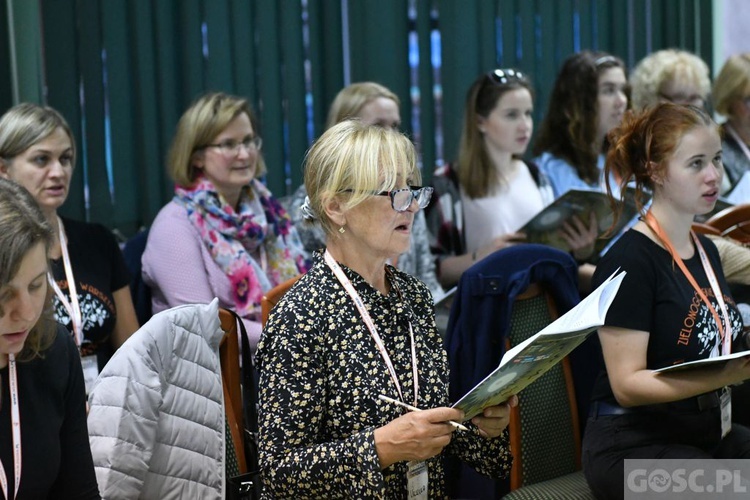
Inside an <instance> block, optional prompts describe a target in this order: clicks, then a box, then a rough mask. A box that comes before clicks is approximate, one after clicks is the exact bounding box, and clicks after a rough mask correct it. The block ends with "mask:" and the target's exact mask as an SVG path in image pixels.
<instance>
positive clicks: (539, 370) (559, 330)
mask: <svg viewBox="0 0 750 500" xmlns="http://www.w3.org/2000/svg"><path fill="white" fill-rule="evenodd" d="M624 277H625V272H624V271H623V272H620V273H619V274H613V275H612V276H610V277H609V278H608V279H607V280H606V281H605V282H604V283H602V284H601V285H600V286H599V287H598V288H597V289H596V290H594V291H593V292H591V293H590V294H589V295H588V296H587V297H586V298H585V299H583V300H582V301H581V302H579V303H578V305H577V306H575V307H574V308H572V309H571V310H570V311H568V312H567V313H565V314H564V315H562V316H560V317H559V318H557V319H556V320H555V321H553V322H552V323H550V324H549V325H547V327H546V328H544V329H543V330H542V331H540V332H539V333H537V334H535V335H533V336H531V337H529V338H528V339H526V340H525V341H524V342H521V343H520V344H518V345H516V346H515V347H513V348H512V349H510V350H508V351H507V352H506V353H505V355H504V356H503V359H502V360H501V361H500V366H498V367H497V368H496V369H495V370H493V371H492V373H490V374H489V375H487V377H485V379H484V380H482V381H481V382H479V383H478V384H477V385H476V386H475V387H474V388H473V389H472V390H470V391H469V392H468V393H467V394H466V395H465V396H463V397H462V398H461V399H459V400H458V401H457V402H456V404H454V405H453V407H454V408H459V409H461V410H463V411H464V413H465V415H464V420H469V419H471V418H473V417H475V416H476V415H479V414H480V413H482V410H483V409H484V408H487V407H488V406H495V405H498V404H500V403H502V402H504V401H506V400H507V399H508V398H509V397H510V396H512V395H513V394H518V393H519V392H521V390H523V389H524V388H525V387H526V386H528V385H529V384H531V383H532V382H533V381H534V380H536V379H537V378H539V377H540V376H541V375H543V374H544V373H545V372H546V371H547V370H549V369H550V368H552V367H553V366H554V365H555V364H556V363H559V362H560V361H561V360H562V359H563V358H564V357H565V356H567V355H568V354H570V352H571V351H572V350H573V349H575V348H576V347H578V345H580V344H581V343H582V342H583V341H584V340H586V338H587V337H588V336H589V334H590V333H591V332H593V331H594V330H596V329H597V328H598V327H600V326H602V325H603V324H604V319H605V318H606V316H607V310H608V309H609V306H610V305H611V304H612V301H613V300H614V298H615V294H616V293H617V290H619V289H620V283H622V279H623V278H624Z"/></svg>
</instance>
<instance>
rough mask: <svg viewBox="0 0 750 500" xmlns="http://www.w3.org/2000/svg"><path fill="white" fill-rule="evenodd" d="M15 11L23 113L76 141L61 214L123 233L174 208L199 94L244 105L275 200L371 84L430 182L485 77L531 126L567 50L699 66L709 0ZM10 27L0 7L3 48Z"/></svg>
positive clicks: (207, 0) (336, 1) (76, 1)
mask: <svg viewBox="0 0 750 500" xmlns="http://www.w3.org/2000/svg"><path fill="white" fill-rule="evenodd" d="M13 1H14V3H15V4H18V3H19V2H18V0H13ZM27 12H36V14H34V15H37V16H38V17H39V22H38V26H39V30H38V32H36V33H34V32H33V29H32V30H31V32H29V31H28V27H27V29H26V30H24V34H23V37H21V35H19V34H18V33H16V40H17V41H18V40H20V39H21V38H23V39H22V40H21V41H22V42H23V43H22V46H23V50H25V51H26V52H25V53H26V54H28V55H29V58H30V59H31V60H32V62H31V63H29V62H28V61H26V59H28V58H24V65H21V79H22V80H21V82H20V86H21V87H22V88H31V89H38V88H40V89H42V90H41V91H35V92H36V93H35V92H27V93H25V94H24V95H23V96H22V99H29V100H35V98H34V96H35V95H37V94H38V95H39V97H38V100H39V101H44V100H46V102H47V103H48V104H49V105H51V106H53V107H55V108H57V109H58V110H60V111H61V112H62V113H63V115H64V116H65V117H66V118H67V119H68V120H69V122H70V124H71V126H72V129H73V131H74V134H75V135H76V139H77V146H78V161H77V167H76V172H75V174H74V177H73V184H72V189H71V193H70V197H69V200H68V202H67V203H66V204H65V206H64V207H63V210H62V211H63V212H64V213H65V214H66V215H68V216H70V217H74V218H78V219H87V220H92V221H96V222H101V223H103V224H105V225H107V226H109V227H112V228H118V229H119V230H120V231H121V232H122V233H123V234H125V235H131V234H133V233H134V232H135V231H136V230H137V229H138V228H140V227H143V226H147V225H149V224H150V223H151V221H152V220H153V217H154V216H155V215H156V213H157V212H158V210H159V209H160V208H161V206H163V205H164V204H165V203H166V202H167V201H168V200H169V199H170V198H171V196H172V183H171V181H170V179H169V177H168V176H167V174H166V171H165V166H164V164H165V157H166V155H167V151H168V148H169V145H170V141H171V138H172V134H173V131H174V128H175V125H176V123H177V120H178V119H179V117H180V115H181V113H182V111H183V110H184V109H185V108H186V107H187V106H188V105H189V104H190V102H191V101H192V100H194V99H195V98H196V97H197V96H199V95H200V94H201V93H203V92H206V91H209V90H213V91H225V92H229V93H234V94H238V95H242V96H245V97H247V98H248V99H249V101H250V102H251V103H252V105H253V107H254V108H255V110H256V111H257V114H258V116H259V119H260V123H261V130H260V132H261V134H262V136H263V139H264V142H263V153H264V155H265V159H266V162H267V164H268V166H269V171H268V174H267V178H266V182H267V184H268V186H269V187H270V189H271V190H272V192H274V193H275V194H276V195H277V196H285V195H287V194H290V193H291V192H293V190H294V189H295V188H296V187H297V186H298V185H299V184H300V183H301V182H302V164H303V160H304V155H305V151H306V150H307V148H308V147H309V144H310V142H311V141H312V140H313V139H314V138H315V137H316V136H317V135H319V134H320V132H321V130H322V127H323V125H324V123H325V119H326V112H327V109H328V106H329V104H330V102H331V101H332V99H333V97H334V96H335V94H336V93H337V92H338V91H339V89H340V88H341V87H342V86H344V85H345V84H346V83H349V82H356V81H362V80H376V81H378V82H380V83H383V84H384V85H386V86H388V87H389V88H391V89H392V90H393V91H394V92H396V93H397V94H398V95H399V98H400V99H401V102H402V123H403V125H404V127H403V128H404V131H405V132H406V133H408V134H412V135H413V136H414V137H415V139H417V140H418V142H419V149H420V152H421V157H422V165H423V172H424V175H425V177H426V179H427V180H429V178H430V176H431V173H432V171H433V169H434V167H435V163H436V162H437V161H440V160H447V161H450V160H451V159H453V158H454V157H455V154H456V149H457V143H458V134H459V131H460V125H461V116H462V113H463V102H464V99H465V93H466V90H467V88H468V86H469V85H470V83H471V82H472V81H473V80H474V78H476V76H477V75H479V74H481V73H482V72H485V71H488V70H489V69H492V68H494V67H497V66H501V67H516V68H519V69H521V70H522V71H524V72H527V73H528V74H530V75H531V76H532V78H533V81H534V86H535V97H536V102H535V107H536V109H535V114H536V116H535V118H536V119H537V121H538V120H539V119H540V118H541V116H542V113H543V112H544V110H545V109H546V107H547V104H548V102H547V100H548V95H549V92H550V87H551V83H552V81H553V80H554V78H555V75H556V72H557V69H558V68H559V66H560V64H561V62H562V60H563V59H565V57H567V56H568V55H570V54H571V53H573V52H575V51H576V50H580V49H584V48H593V49H599V50H605V51H609V52H611V53H613V54H616V55H618V56H620V57H622V58H623V59H624V60H625V61H626V62H627V63H628V65H630V66H632V65H633V64H634V63H635V62H637V61H638V60H639V59H640V58H641V57H643V56H644V55H646V54H647V53H648V52H650V51H652V50H657V49H660V48H666V47H678V48H683V49H686V50H690V51H693V52H696V53H697V54H698V55H700V56H701V57H703V58H704V59H705V60H706V61H707V63H708V64H709V65H711V62H712V61H711V57H712V47H711V40H712V36H711V23H712V19H711V16H712V10H711V0H659V1H654V0H554V1H552V0H476V1H467V0H379V1H377V2H376V1H370V0H345V1H344V2H342V1H341V0H278V1H276V0H158V1H151V0H41V1H40V2H39V4H38V6H36V7H35V10H31V11H27ZM26 17H27V18H28V13H27V16H26ZM7 18H8V11H7V3H6V4H5V5H4V6H3V7H2V8H0V39H2V40H4V41H9V36H10V34H9V30H8V21H7ZM32 24H33V23H32ZM35 40H36V44H37V45H38V47H37V46H35V45H34V41H35ZM410 41H411V46H412V47H413V50H412V51H411V52H410V50H409V47H410ZM347 54H348V58H347V57H346V56H347ZM34 57H37V58H38V61H39V62H37V63H33V60H34ZM345 59H346V60H345ZM10 69H11V61H10V59H9V57H8V51H7V50H6V51H0V104H1V105H2V106H3V109H5V108H7V107H8V106H10V105H11V103H12V101H13V98H12V94H11V91H12V81H11V78H10V76H9V75H10ZM1 70H6V71H1ZM40 82H42V83H40Z"/></svg>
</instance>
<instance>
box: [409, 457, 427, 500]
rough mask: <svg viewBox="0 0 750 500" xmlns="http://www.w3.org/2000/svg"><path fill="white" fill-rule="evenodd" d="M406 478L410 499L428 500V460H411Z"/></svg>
mask: <svg viewBox="0 0 750 500" xmlns="http://www.w3.org/2000/svg"><path fill="white" fill-rule="evenodd" d="M406 479H407V481H406V483H407V486H406V487H407V489H408V491H409V495H408V498H409V500H427V493H428V490H429V488H428V481H427V462H409V470H408V471H406Z"/></svg>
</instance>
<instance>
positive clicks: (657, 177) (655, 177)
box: [646, 161, 664, 186]
mask: <svg viewBox="0 0 750 500" xmlns="http://www.w3.org/2000/svg"><path fill="white" fill-rule="evenodd" d="M646 169H647V170H648V176H649V178H650V179H651V182H652V183H653V184H654V186H661V185H662V184H664V172H663V171H662V170H661V169H659V168H658V165H657V164H656V163H655V162H653V161H650V162H648V165H646Z"/></svg>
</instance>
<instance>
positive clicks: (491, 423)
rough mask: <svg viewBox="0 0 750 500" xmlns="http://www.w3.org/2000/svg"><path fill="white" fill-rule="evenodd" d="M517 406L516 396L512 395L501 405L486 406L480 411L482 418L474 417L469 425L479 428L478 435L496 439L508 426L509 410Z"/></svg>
mask: <svg viewBox="0 0 750 500" xmlns="http://www.w3.org/2000/svg"><path fill="white" fill-rule="evenodd" d="M516 406H518V396H516V395H513V396H511V397H510V398H508V401H506V402H505V403H503V404H500V405H497V406H488V407H487V408H485V409H484V411H482V416H481V417H479V416H477V417H474V418H472V419H471V423H472V424H474V425H476V426H477V427H479V433H480V434H481V435H482V436H484V437H486V438H488V439H490V438H496V437H498V436H499V435H500V434H501V433H502V432H503V430H504V429H505V428H506V427H507V426H508V422H509V420H510V409H511V408H514V407H516Z"/></svg>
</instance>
